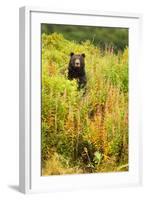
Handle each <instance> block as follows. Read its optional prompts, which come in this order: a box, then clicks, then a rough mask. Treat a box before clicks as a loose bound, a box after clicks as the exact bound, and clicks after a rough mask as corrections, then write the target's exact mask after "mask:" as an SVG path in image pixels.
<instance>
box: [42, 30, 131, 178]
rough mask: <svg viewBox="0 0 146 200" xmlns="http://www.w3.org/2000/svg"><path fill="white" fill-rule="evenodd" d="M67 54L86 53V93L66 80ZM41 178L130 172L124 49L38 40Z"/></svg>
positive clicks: (50, 37)
mask: <svg viewBox="0 0 146 200" xmlns="http://www.w3.org/2000/svg"><path fill="white" fill-rule="evenodd" d="M70 52H74V53H85V55H86V58H85V63H86V73H87V87H86V93H85V94H83V93H84V91H83V90H80V91H79V90H77V82H76V80H73V81H70V80H68V79H67V73H68V63H69V59H70V56H69V55H70ZM41 78H42V106H41V162H42V163H41V165H42V175H43V176H48V175H60V174H75V173H77V174H80V173H98V172H118V171H127V170H128V48H127V47H126V48H125V49H124V50H123V51H119V52H117V53H114V52H113V50H112V48H108V47H107V48H106V49H105V50H104V51H103V50H101V49H100V48H99V47H96V46H94V44H93V43H92V42H91V41H89V40H87V41H84V42H81V43H77V42H75V41H70V40H67V39H65V38H64V37H63V35H61V34H59V33H53V34H50V35H47V34H44V33H43V34H42V77H41Z"/></svg>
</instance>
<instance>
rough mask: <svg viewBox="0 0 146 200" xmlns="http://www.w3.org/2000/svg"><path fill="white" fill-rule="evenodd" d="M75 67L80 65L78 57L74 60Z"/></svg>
mask: <svg viewBox="0 0 146 200" xmlns="http://www.w3.org/2000/svg"><path fill="white" fill-rule="evenodd" d="M75 67H80V59H76V60H75Z"/></svg>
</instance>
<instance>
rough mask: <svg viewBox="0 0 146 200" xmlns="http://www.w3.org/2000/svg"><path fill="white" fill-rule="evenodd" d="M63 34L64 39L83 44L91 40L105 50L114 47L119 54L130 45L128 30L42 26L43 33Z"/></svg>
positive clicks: (75, 26)
mask: <svg viewBox="0 0 146 200" xmlns="http://www.w3.org/2000/svg"><path fill="white" fill-rule="evenodd" d="M54 32H57V33H62V34H63V36H64V38H65V39H67V40H71V41H76V42H78V43H81V42H82V41H86V40H90V41H91V42H92V43H93V44H94V46H98V47H100V48H101V49H102V50H105V48H107V46H108V47H109V46H112V47H114V51H115V52H116V53H117V52H118V51H119V50H122V51H123V50H124V48H125V47H126V46H127V45H128V29H126V28H114V27H113V28H112V27H94V26H77V25H74V26H72V25H57V24H42V33H46V34H52V33H54Z"/></svg>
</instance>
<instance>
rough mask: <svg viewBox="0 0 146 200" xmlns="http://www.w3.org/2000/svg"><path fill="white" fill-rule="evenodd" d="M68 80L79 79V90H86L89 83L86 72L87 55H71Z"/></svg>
mask: <svg viewBox="0 0 146 200" xmlns="http://www.w3.org/2000/svg"><path fill="white" fill-rule="evenodd" d="M68 79H69V80H73V79H77V81H78V89H81V88H84V87H85V85H86V83H87V78H86V72H85V54H84V53H82V54H74V53H70V61H69V66H68Z"/></svg>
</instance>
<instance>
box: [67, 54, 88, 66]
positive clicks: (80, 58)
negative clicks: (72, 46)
mask: <svg viewBox="0 0 146 200" xmlns="http://www.w3.org/2000/svg"><path fill="white" fill-rule="evenodd" d="M69 65H70V67H73V68H84V67H85V54H84V53H82V54H74V53H73V52H72V53H70V63H69Z"/></svg>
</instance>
